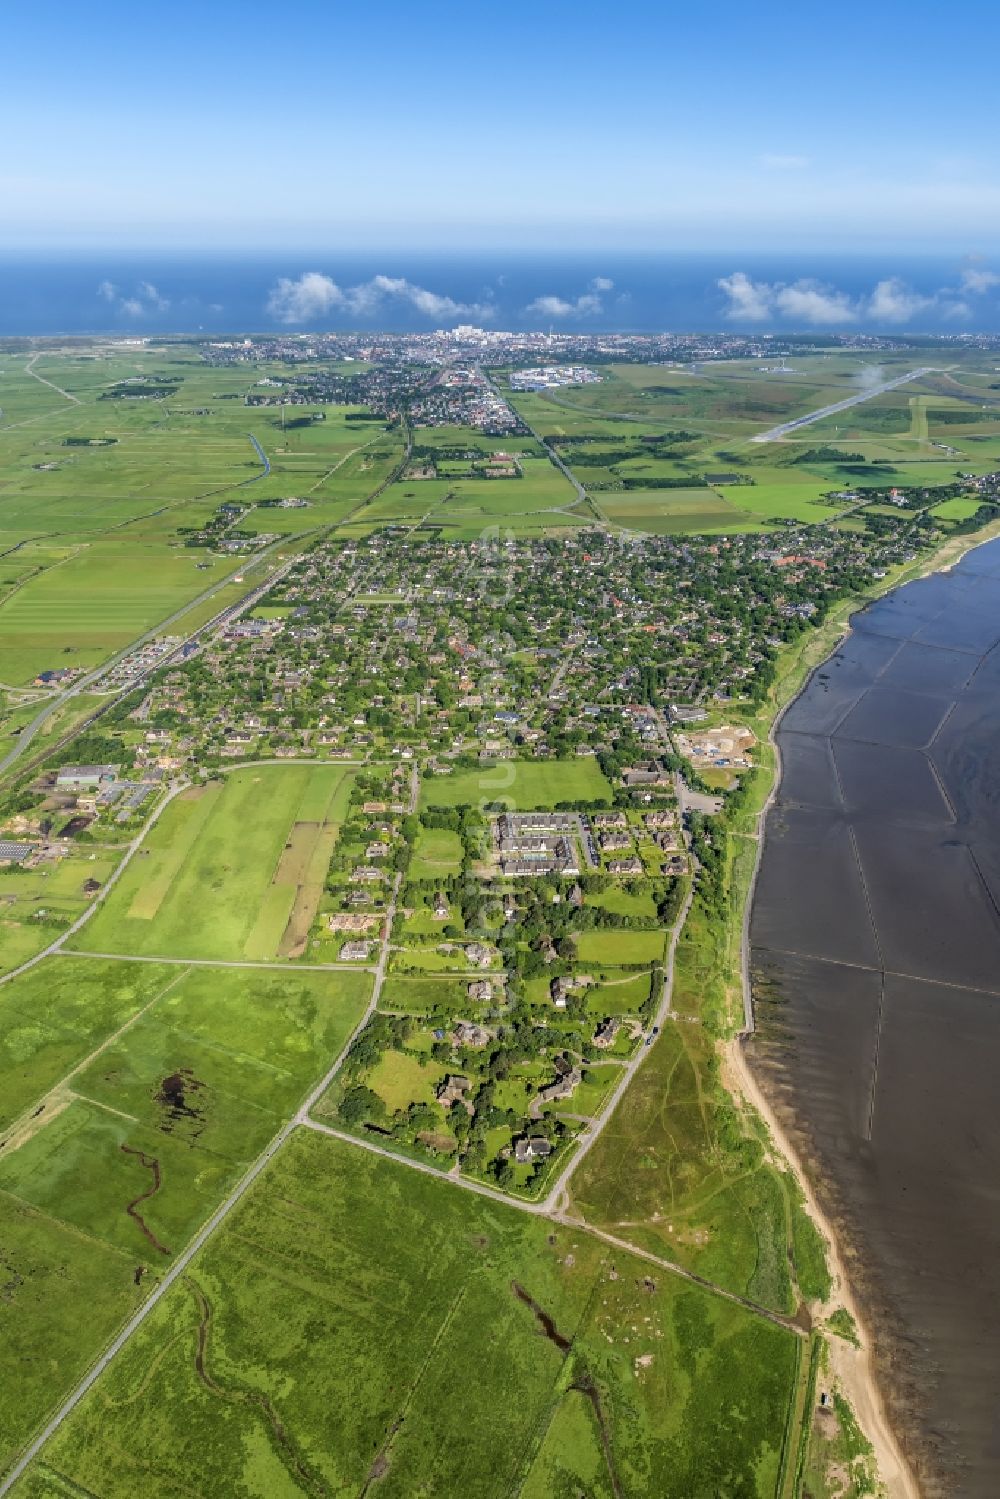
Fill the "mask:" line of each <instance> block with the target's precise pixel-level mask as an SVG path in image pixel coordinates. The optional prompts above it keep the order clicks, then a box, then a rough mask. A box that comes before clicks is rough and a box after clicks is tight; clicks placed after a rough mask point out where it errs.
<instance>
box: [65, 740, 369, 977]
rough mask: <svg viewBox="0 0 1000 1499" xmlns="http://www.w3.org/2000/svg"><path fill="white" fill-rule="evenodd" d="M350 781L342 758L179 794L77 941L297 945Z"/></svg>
mask: <svg viewBox="0 0 1000 1499" xmlns="http://www.w3.org/2000/svg"><path fill="white" fill-rule="evenodd" d="M350 782H351V772H350V771H349V770H345V769H344V768H342V767H337V766H320V765H315V766H312V765H308V766H302V765H281V766H256V767H253V768H251V769H247V770H238V771H234V772H232V773H231V774H230V775H228V776H226V777H225V779H224V780H221V781H215V782H212V783H210V784H209V785H206V786H200V787H197V788H192V789H191V790H189V791H184V792H182V793H181V794H180V795H179V796H178V797H176V798H175V799H174V801H173V802H172V803H171V805H170V806H169V807H168V808H167V810H166V812H165V813H164V815H163V816H162V817H161V818H160V820H159V822H158V823H157V824H156V826H155V828H154V829H153V830H152V832H151V833H150V835H149V838H148V839H147V840H146V843H145V844H144V845H143V847H142V849H140V851H139V852H138V853H137V854H136V856H135V858H134V859H133V860H132V862H131V864H130V865H129V866H128V868H127V869H126V871H125V874H124V875H123V876H122V878H121V880H120V881H119V883H118V884H117V885H116V886H115V888H114V890H113V891H112V893H111V895H110V896H109V898H108V900H107V902H106V903H105V904H104V905H102V906H101V907H100V908H99V909H98V911H97V912H96V914H95V916H94V917H93V919H92V920H91V921H89V922H88V923H87V925H86V926H85V927H83V928H82V929H81V931H80V933H79V934H78V936H77V937H76V938H75V939H74V942H75V945H76V946H77V947H78V948H81V949H83V950H86V951H92V952H123V953H137V954H154V955H162V956H165V957H192V958H217V959H225V960H239V959H249V960H254V961H260V960H266V959H270V958H275V957H277V956H278V955H279V953H284V955H289V954H292V953H294V952H295V951H296V949H298V950H301V948H302V947H303V946H304V943H305V938H306V935H307V934H308V930H309V925H310V923H311V921H312V917H313V915H314V914H315V911H316V906H317V904H318V902H319V898H320V895H321V893H322V886H323V880H324V878H325V875H326V870H327V867H328V865H329V860H330V854H331V853H332V851H333V846H334V842H335V840H336V834H337V829H338V827H339V824H340V822H341V821H342V819H343V815H344V812H345V810H346V806H347V797H348V795H349V793H350Z"/></svg>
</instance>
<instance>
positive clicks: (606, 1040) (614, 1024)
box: [594, 1016, 621, 1051]
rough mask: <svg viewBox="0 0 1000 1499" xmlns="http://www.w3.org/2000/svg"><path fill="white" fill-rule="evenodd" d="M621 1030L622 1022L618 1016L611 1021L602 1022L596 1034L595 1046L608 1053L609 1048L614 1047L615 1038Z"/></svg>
mask: <svg viewBox="0 0 1000 1499" xmlns="http://www.w3.org/2000/svg"><path fill="white" fill-rule="evenodd" d="M620 1030H621V1021H620V1020H619V1019H618V1018H617V1016H613V1017H612V1018H611V1019H610V1020H604V1021H602V1022H601V1024H600V1025H599V1026H598V1027H597V1030H596V1031H595V1032H594V1045H595V1046H599V1047H600V1048H601V1050H602V1051H606V1050H607V1048H608V1047H609V1046H614V1044H615V1037H616V1036H617V1035H618V1032H619V1031H620Z"/></svg>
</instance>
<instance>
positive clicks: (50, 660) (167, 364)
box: [0, 346, 402, 684]
mask: <svg viewBox="0 0 1000 1499" xmlns="http://www.w3.org/2000/svg"><path fill="white" fill-rule="evenodd" d="M25 362H26V361H25V359H24V356H12V355H9V354H8V355H5V356H3V358H2V360H0V553H7V554H8V555H7V559H6V566H5V568H4V570H3V581H6V580H11V581H16V582H17V584H18V586H17V587H16V589H7V590H5V589H4V587H3V581H0V682H11V683H14V684H19V683H23V682H27V681H30V680H31V679H32V678H33V677H34V676H35V674H36V673H37V672H39V671H42V670H45V669H48V668H54V667H64V666H79V667H87V668H89V667H93V666H95V665H97V664H99V663H100V662H101V661H103V660H105V659H106V658H107V657H108V656H110V655H111V654H113V653H114V652H116V651H118V650H120V649H122V648H123V647H124V646H126V645H127V644H128V643H129V642H130V641H131V640H133V639H135V638H136V637H137V636H138V635H139V634H141V633H142V632H143V631H146V630H150V629H152V628H154V627H155V626H156V625H158V624H159V623H160V622H161V621H164V620H166V619H167V618H168V617H169V616H171V615H172V614H173V613H174V612H176V611H177V610H178V609H181V608H183V606H184V605H186V604H188V603H190V602H191V601H192V600H194V599H195V598H197V597H198V595H200V594H201V593H203V592H204V591H205V590H206V589H208V588H210V587H211V586H212V585H214V584H215V583H216V582H218V581H219V580H221V579H224V578H225V577H227V576H229V575H231V574H232V573H233V572H234V571H238V570H239V568H238V559H234V558H233V557H231V556H225V555H222V554H220V553H219V552H217V551H214V550H210V549H207V548H205V547H187V546H185V544H184V533H185V532H190V531H191V530H193V529H196V528H197V527H198V526H201V525H203V524H204V523H205V521H206V520H207V519H208V518H209V517H210V516H211V515H212V513H213V512H214V511H215V509H216V507H217V506H218V505H219V504H220V503H221V502H223V501H226V500H228V501H233V500H234V499H236V500H239V501H240V502H245V503H248V504H249V503H251V502H252V505H253V508H251V509H249V510H248V511H247V514H246V518H245V522H244V529H245V530H246V531H248V532H249V533H254V532H256V533H260V532H264V531H266V532H267V533H268V534H270V535H272V536H274V537H275V538H276V539H280V538H281V537H282V536H286V535H287V536H290V537H294V536H295V535H296V534H298V533H301V532H302V531H304V530H314V529H315V528H316V527H317V526H323V525H329V524H336V523H338V522H339V521H341V520H342V519H344V518H345V517H346V516H348V515H349V514H350V513H351V512H352V511H353V510H355V509H357V508H358V507H359V506H360V505H362V504H363V503H364V501H365V500H366V499H367V498H368V496H369V495H370V494H371V493H372V492H373V491H374V490H375V489H376V488H377V487H378V485H379V484H380V483H381V482H382V481H383V480H385V479H386V478H388V477H389V476H390V475H391V473H392V470H393V468H394V467H395V465H396V464H397V462H398V459H399V456H400V453H401V447H402V444H401V441H400V438H399V436H398V434H397V433H394V432H387V431H386V429H385V427H384V424H382V423H380V422H375V423H371V422H360V423H356V422H352V417H353V416H355V415H356V414H357V408H352V407H341V408H334V409H329V410H326V411H323V412H321V413H320V415H321V417H322V419H321V420H318V421H315V422H306V423H305V424H304V425H303V426H291V425H289V426H288V427H287V430H286V426H285V423H284V420H283V416H282V413H281V412H280V411H278V410H263V409H258V410H254V411H252V412H251V411H248V410H247V409H246V408H245V407H244V405H243V400H242V397H243V394H244V392H245V390H246V387H247V385H248V383H249V377H248V375H247V374H246V373H241V372H238V371H221V370H213V369H211V368H209V367H208V366H206V365H205V364H204V363H203V361H202V360H201V359H200V358H199V356H198V354H197V352H196V351H193V350H188V349H184V348H182V347H177V346H175V347H172V348H160V349H157V350H155V351H152V350H146V349H140V348H133V349H130V350H128V351H127V352H123V351H116V350H113V349H112V348H110V347H109V346H102V347H101V348H100V350H99V352H98V351H95V352H91V351H87V352H86V353H79V354H72V353H66V352H62V351H60V352H52V353H45V354H44V355H40V356H36V358H35V359H34V360H33V362H32V363H33V368H34V370H35V373H36V374H37V375H38V376H41V377H42V378H44V379H46V380H51V381H53V382H54V383H55V384H56V385H58V386H60V387H61V388H62V390H64V391H66V392H67V394H66V395H61V394H60V393H59V391H57V390H54V389H52V387H51V386H48V385H45V384H43V383H42V380H41V379H37V378H34V377H33V376H32V375H30V374H27V373H26V372H25ZM154 370H155V372H156V374H157V375H158V376H159V377H162V378H163V379H164V380H166V382H167V391H168V393H167V394H165V395H164V396H163V397H162V398H160V399H155V400H154V399H146V400H134V399H133V400H130V399H117V398H115V392H116V391H119V390H120V389H121V382H122V381H123V380H130V379H131V380H134V379H136V378H139V377H141V376H143V375H144V374H148V373H149V372H150V371H154ZM170 387H173V388H172V389H171V388H170ZM250 430H252V431H253V432H254V433H255V435H256V436H257V437H258V438H259V440H260V442H261V444H262V446H263V448H264V450H265V451H266V452H267V453H268V456H269V459H270V463H271V474H270V476H269V477H268V478H266V479H262V478H261V466H260V462H259V460H258V458H257V457H256V454H255V452H254V449H253V448H252V446H251V444H250V441H249V435H248V434H249V431H250ZM249 482H252V484H253V488H252V489H249V488H246V487H245V486H246V485H247V484H248V483H249ZM289 494H298V495H301V496H303V497H305V499H306V504H305V506H303V507H302V508H298V509H277V508H272V507H268V506H266V505H265V506H263V507H261V506H260V503H259V502H261V501H267V500H273V499H275V498H279V497H282V496H286V495H289ZM12 547H17V548H18V549H19V550H18V552H16V553H10V550H9V549H10V548H12ZM15 559H16V560H15ZM222 602H224V600H221V599H220V602H219V603H218V604H216V605H215V606H214V608H213V609H212V611H211V612H214V609H215V608H218V607H221V603H222Z"/></svg>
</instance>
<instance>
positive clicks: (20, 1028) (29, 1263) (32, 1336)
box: [0, 958, 371, 1467]
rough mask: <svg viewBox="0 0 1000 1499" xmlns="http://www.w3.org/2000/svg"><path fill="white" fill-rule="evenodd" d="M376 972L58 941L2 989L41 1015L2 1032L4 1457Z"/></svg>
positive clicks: (275, 1110)
mask: <svg viewBox="0 0 1000 1499" xmlns="http://www.w3.org/2000/svg"><path fill="white" fill-rule="evenodd" d="M119 975H120V976H119ZM29 980H30V982H29ZM370 987H371V980H370V977H369V976H368V975H365V974H361V973H359V974H339V973H335V974H331V973H289V972H281V973H277V972H276V973H262V972H260V971H259V970H257V971H253V972H250V973H247V972H239V971H236V970H231V969H211V968H197V969H185V968H184V967H183V966H171V967H170V968H169V970H167V969H166V968H165V967H162V966H159V965H156V964H137V963H136V964H130V963H127V962H125V963H116V962H99V961H97V960H93V959H82V958H79V959H61V958H52V959H50V960H48V962H47V963H46V964H45V965H40V966H39V968H38V969H36V970H34V971H33V972H32V973H31V974H30V975H25V977H24V978H23V979H17V980H14V981H13V982H12V983H11V984H9V985H7V986H5V989H4V990H3V991H0V994H2V995H3V998H4V1002H6V994H7V991H13V993H14V995H15V996H16V997H17V1001H18V1003H19V1004H20V1005H22V1006H24V1007H32V1008H28V1009H27V1014H29V1015H30V1014H31V1013H32V1009H33V1008H34V1007H35V1006H38V1007H39V1008H41V1009H43V1011H44V1014H45V1020H46V1027H47V1033H46V1034H45V1035H42V1036H41V1037H40V1039H39V1037H38V1036H37V1035H36V1032H35V1030H32V1029H30V1028H29V1026H28V1025H26V1024H25V1023H24V1020H23V1017H22V1016H20V1015H18V1016H15V1017H14V1020H15V1025H13V1026H11V1027H10V1028H9V1031H8V1034H9V1035H10V1036H11V1037H13V1043H14V1045H15V1046H18V1045H19V1046H20V1050H21V1051H22V1052H23V1055H24V1061H23V1062H22V1063H21V1066H22V1068H23V1069H24V1070H23V1072H22V1073H21V1074H20V1075H19V1074H18V1073H17V1071H16V1070H15V1069H12V1070H11V1072H10V1074H9V1075H10V1076H11V1077H12V1078H13V1079H15V1080H16V1082H17V1088H16V1094H15V1095H12V1096H11V1098H10V1101H9V1102H8V1103H6V1105H5V1115H6V1116H7V1117H11V1116H12V1115H14V1114H21V1115H26V1116H27V1117H28V1119H29V1122H28V1123H27V1124H26V1125H25V1126H24V1127H23V1128H20V1129H19V1131H18V1132H17V1133H15V1134H14V1135H13V1136H11V1135H8V1136H7V1138H6V1140H5V1145H4V1149H3V1153H2V1156H0V1260H2V1262H3V1265H4V1279H5V1285H6V1291H5V1294H4V1295H2V1296H0V1384H2V1386H3V1389H4V1399H3V1401H2V1402H0V1407H2V1411H0V1448H2V1452H0V1467H2V1466H4V1465H5V1464H6V1462H7V1460H8V1459H9V1457H10V1455H11V1453H12V1452H13V1450H14V1449H15V1448H16V1447H17V1446H18V1445H19V1444H20V1443H21V1442H23V1441H24V1440H25V1439H26V1438H27V1437H28V1435H29V1434H30V1432H31V1430H32V1429H33V1427H34V1425H35V1424H36V1423H37V1422H38V1420H39V1419H40V1418H41V1417H42V1416H43V1415H44V1413H45V1411H46V1410H48V1409H49V1408H50V1407H51V1405H52V1404H53V1403H55V1402H56V1401H58V1400H59V1399H60V1398H61V1396H62V1394H63V1393H64V1392H65V1390H66V1389H67V1388H68V1387H69V1385H70V1384H71V1383H72V1382H73V1381H74V1380H75V1379H77V1378H78V1377H79V1376H80V1374H82V1372H83V1370H84V1368H85V1367H86V1366H87V1364H88V1363H89V1362H90V1360H91V1358H92V1357H93V1355H94V1353H95V1352H96V1351H97V1349H98V1348H99V1347H100V1346H101V1344H102V1343H103V1342H104V1341H105V1340H106V1339H107V1338H108V1336H109V1335H110V1333H111V1331H112V1330H113V1328H114V1326H115V1325H116V1323H117V1322H118V1321H119V1320H120V1319H121V1318H122V1317H123V1316H124V1315H125V1313H126V1312H127V1310H128V1309H129V1307H130V1306H132V1305H134V1304H135V1302H136V1301H137V1300H138V1299H141V1297H142V1296H143V1295H144V1294H145V1293H146V1291H147V1290H148V1288H149V1286H150V1284H151V1283H152V1282H153V1281H155V1278H156V1276H157V1275H158V1273H159V1271H160V1269H161V1267H163V1266H165V1265H167V1264H169V1262H170V1260H171V1258H172V1257H173V1256H174V1255H176V1253H177V1252H178V1251H179V1250H180V1249H181V1248H182V1247H183V1246H184V1244H185V1242H186V1241H187V1239H188V1238H189V1237H190V1235H191V1233H192V1232H193V1231H194V1230H195V1229H196V1228H197V1227H198V1226H199V1224H200V1223H201V1222H203V1221H204V1219H205V1218H206V1217H207V1216H208V1215H209V1214H210V1212H211V1211H212V1209H213V1208H214V1206H215V1205H216V1203H217V1202H218V1201H219V1199H220V1197H221V1196H222V1195H223V1193H224V1191H225V1190H226V1189H227V1187H228V1186H230V1185H231V1184H232V1182H233V1181H234V1180H235V1179H236V1177H237V1176H238V1175H239V1174H240V1173H241V1172H242V1171H243V1170H244V1169H245V1167H246V1165H247V1163H248V1162H249V1161H250V1160H252V1159H253V1158H254V1157H255V1156H256V1155H257V1154H259V1152H260V1151H261V1150H262V1149H263V1147H264V1145H265V1144H266V1143H267V1141H268V1140H269V1139H270V1138H271V1136H272V1135H274V1134H275V1133H276V1131H277V1129H278V1128H279V1126H280V1124H281V1122H282V1120H283V1119H285V1118H287V1117H288V1116H289V1115H290V1114H291V1113H292V1112H294V1110H295V1108H296V1107H297V1106H298V1103H299V1101H300V1100H301V1098H302V1096H303V1094H304V1093H305V1092H306V1091H307V1089H308V1087H309V1085H310V1083H312V1082H313V1081H314V1080H316V1079H317V1078H318V1077H320V1076H321V1075H322V1073H323V1071H324V1070H325V1068H326V1067H328V1066H329V1065H330V1063H331V1062H332V1061H333V1059H334V1058H335V1057H336V1055H337V1053H338V1052H339V1050H340V1049H341V1047H342V1046H343V1043H344V1041H345V1039H346V1037H347V1036H348V1034H349V1033H350V1031H351V1029H352V1028H353V1027H354V1025H355V1024H356V1023H357V1020H358V1018H359V1017H360V1014H361V1012H362V1009H363V1007H364V1004H365V1002H366V999H367V997H368V994H369V993H370ZM5 1019H7V1020H8V1021H10V1019H11V1017H10V1016H6V1017H5ZM129 1022H131V1023H129ZM36 1029H37V1031H41V1029H42V1026H41V1023H40V1022H39V1024H38V1026H37V1027H36ZM53 1037H54V1038H55V1039H52V1038H53ZM102 1043H107V1044H106V1045H105V1046H104V1049H103V1050H101V1051H100V1052H99V1054H96V1055H94V1056H93V1057H92V1059H91V1060H90V1062H89V1063H88V1064H87V1065H85V1066H84V1067H82V1068H81V1070H80V1071H78V1072H77V1073H76V1075H75V1076H73V1077H71V1078H70V1079H69V1080H68V1082H63V1081H62V1080H63V1079H65V1078H66V1077H67V1074H68V1073H69V1072H70V1070H71V1069H72V1068H74V1067H78V1066H79V1064H80V1063H81V1062H82V1061H84V1060H85V1058H86V1057H87V1056H88V1054H90V1053H92V1052H94V1051H95V1050H96V1048H97V1047H99V1046H101V1044H102ZM31 1046H34V1050H33V1052H31V1051H30V1050H29V1048H30V1047H31ZM6 1075H7V1074H5V1079H6ZM53 1090H54V1091H53ZM29 1095H30V1097H29ZM42 1100H44V1102H45V1107H44V1110H40V1109H39V1103H40V1102H41V1101H42ZM32 1106H33V1107H32ZM39 1350H45V1354H44V1357H42V1356H40V1353H39Z"/></svg>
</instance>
